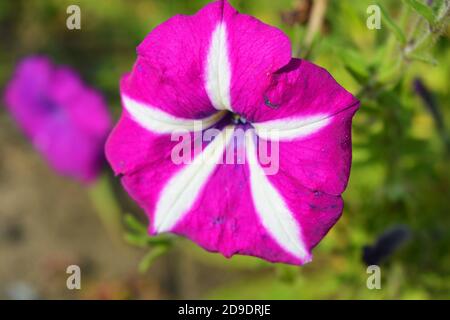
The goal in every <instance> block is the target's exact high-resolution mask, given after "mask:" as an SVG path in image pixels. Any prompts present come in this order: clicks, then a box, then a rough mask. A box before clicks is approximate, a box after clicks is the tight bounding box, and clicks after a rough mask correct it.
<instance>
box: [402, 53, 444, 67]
mask: <svg viewBox="0 0 450 320" xmlns="http://www.w3.org/2000/svg"><path fill="white" fill-rule="evenodd" d="M408 59H411V60H417V61H420V62H424V63H428V64H431V65H433V66H435V65H437V61H436V59H434V58H433V57H431V56H429V55H422V54H417V53H411V54H409V55H408Z"/></svg>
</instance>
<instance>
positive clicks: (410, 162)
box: [0, 0, 450, 299]
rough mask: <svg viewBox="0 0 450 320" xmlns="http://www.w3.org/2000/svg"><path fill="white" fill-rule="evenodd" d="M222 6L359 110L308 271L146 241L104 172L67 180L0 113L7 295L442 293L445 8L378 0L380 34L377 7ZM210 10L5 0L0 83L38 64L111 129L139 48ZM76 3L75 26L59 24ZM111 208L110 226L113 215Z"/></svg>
mask: <svg viewBox="0 0 450 320" xmlns="http://www.w3.org/2000/svg"><path fill="white" fill-rule="evenodd" d="M230 2H231V4H232V5H233V6H235V7H236V8H237V9H238V10H239V11H241V12H243V13H247V14H251V15H253V16H255V17H257V18H258V19H260V20H262V21H264V22H266V23H268V24H272V25H275V26H277V27H279V28H281V29H282V30H283V31H284V32H286V33H287V34H288V35H289V37H290V38H291V41H292V45H293V52H294V54H295V55H296V56H299V57H302V58H306V59H308V60H311V61H313V62H314V63H316V64H318V65H321V66H323V67H325V68H327V69H328V70H329V71H330V73H331V74H332V75H333V76H334V77H335V79H336V80H337V81H338V82H339V83H340V84H342V85H343V86H344V87H345V88H346V89H348V90H349V91H351V92H352V93H353V94H355V95H357V96H358V97H359V98H360V99H361V102H362V103H361V109H360V111H359V112H358V113H357V114H356V116H355V118H354V122H353V165H352V171H351V176H350V180H349V185H348V188H347V190H346V192H345V193H344V194H343V197H344V201H345V209H344V213H343V216H342V218H341V219H340V221H339V222H338V223H337V224H336V226H335V227H334V228H333V229H332V230H331V231H330V233H329V234H328V235H327V236H326V237H325V238H324V240H323V241H322V242H321V243H320V244H319V245H318V246H317V247H316V249H315V250H314V260H313V262H312V263H310V264H308V265H305V266H303V267H295V266H287V265H273V264H269V263H266V262H264V261H261V260H258V259H255V258H250V257H233V258H232V259H230V260H228V259H225V258H223V257H222V256H220V255H218V254H211V253H208V252H205V251H203V250H201V249H199V248H198V247H196V246H195V245H193V244H192V243H190V242H189V241H187V240H185V239H181V238H175V239H173V238H169V239H159V240H158V239H157V241H152V240H148V239H146V236H145V232H144V231H143V230H144V229H143V227H144V226H145V225H146V220H145V216H144V214H143V212H142V211H141V210H140V209H139V208H138V207H137V206H136V205H135V204H134V203H133V202H132V201H131V200H130V199H129V198H128V196H127V194H126V193H125V192H124V191H123V190H122V188H121V186H120V182H119V180H118V179H117V178H114V177H113V175H112V173H111V171H110V170H109V168H107V167H105V173H104V175H103V177H102V178H101V181H100V182H99V183H97V185H94V186H91V187H85V186H82V185H81V184H79V183H77V182H75V181H72V180H70V179H67V178H64V177H60V176H59V175H57V174H55V173H54V172H53V171H52V170H51V169H50V168H49V167H48V166H47V164H46V162H45V161H44V160H43V159H42V157H41V156H40V155H39V154H37V153H36V151H34V149H33V147H32V146H31V145H30V143H29V142H28V141H27V139H26V138H25V137H24V135H23V134H22V132H21V131H20V130H19V129H18V127H17V125H16V124H15V123H14V121H13V120H12V119H11V117H10V115H9V114H8V112H7V111H6V109H5V108H4V107H3V106H1V107H0V298H4V299H24V298H41V299H52V298H62V299H92V298H100V299H160V298H191V299H198V298H224V299H228V298H233V299H349V298H350V299H383V298H389V299H432V298H438V299H439V298H440V299H448V298H449V297H450V253H449V251H450V205H449V197H450V166H449V160H450V140H449V125H450V123H449V121H450V112H449V111H450V110H449V107H450V105H449V101H450V92H449V80H450V79H449V78H450V54H449V53H450V51H449V32H448V31H449V28H448V22H449V19H450V18H449V10H448V8H449V3H448V1H445V0H441V1H439V0H434V1H419V0H417V1H395V0H385V1H380V2H379V5H380V6H381V7H380V8H381V29H369V28H368V26H367V24H366V22H367V19H368V18H369V17H370V16H371V14H368V13H367V9H368V7H369V5H371V4H374V2H373V1H365V0H362V1H350V0H328V1H326V0H316V1H308V0H281V1H271V0H258V1H251V0H245V1H244V0H231V1H230ZM206 3H207V1H203V0H202V1H187V0H179V1H176V0H170V1H166V0H164V1H163V0H136V1H125V0H108V1H106V0H99V1H88V0H85V1H76V0H70V1H66V0H32V1H28V0H27V1H25V0H21V1H19V0H15V1H12V0H11V1H9V0H2V1H0V39H1V41H0V89H1V91H2V92H3V89H4V86H5V84H6V83H7V82H8V80H9V79H10V78H11V77H12V74H13V70H14V68H15V66H16V64H17V63H18V62H19V61H20V60H21V59H22V58H23V57H26V56H28V55H30V54H44V55H47V56H49V57H51V58H52V59H53V60H54V61H55V62H56V63H58V64H65V65H69V66H71V67H72V68H73V69H75V70H77V71H78V72H79V73H80V74H81V76H82V78H83V80H84V81H85V82H86V83H88V84H89V85H90V86H92V87H95V88H97V89H98V90H99V91H101V92H102V93H103V95H104V96H105V98H106V100H107V102H108V106H109V108H110V112H111V113H112V114H113V117H114V119H117V118H118V116H119V114H120V110H121V106H120V99H119V91H118V80H119V78H120V76H121V75H122V74H123V73H125V72H127V71H129V70H130V69H131V67H132V65H133V63H134V60H135V58H136V53H135V48H136V46H137V45H138V44H139V43H140V42H141V41H142V40H143V39H144V37H145V36H146V34H147V33H148V32H150V31H151V30H152V28H154V27H155V26H156V25H158V24H160V23H162V22H163V21H165V20H166V19H168V18H169V17H171V16H173V15H175V14H178V13H184V14H192V13H195V12H196V11H197V10H199V9H200V8H201V7H203V6H204V5H205V4H206ZM418 3H419V4H418ZM72 4H76V5H78V6H79V7H80V9H81V30H68V28H67V27H66V19H67V18H68V16H69V15H68V14H67V13H66V9H67V7H68V6H69V5H72ZM112 199H114V200H112ZM115 201H117V202H118V203H119V204H120V208H121V209H120V210H119V211H120V212H119V213H118V214H119V215H120V217H119V218H118V217H117V215H114V214H111V215H110V216H108V212H109V211H118V210H117V203H116V204H114V202H115ZM99 211H100V212H103V213H105V212H106V216H105V214H103V215H102V214H100V215H99V214H97V212H99ZM112 219H119V221H111V220H112ZM114 224H115V225H117V224H120V226H121V227H120V228H110V227H108V225H109V226H111V225H114ZM71 264H76V265H79V266H80V267H81V270H82V289H81V290H68V289H67V287H66V279H67V277H68V274H66V268H67V266H68V265H71ZM369 264H378V265H379V266H380V268H381V289H379V290H377V289H375V290H369V289H368V288H367V286H366V281H367V278H368V276H370V274H368V273H367V272H366V268H367V265H369Z"/></svg>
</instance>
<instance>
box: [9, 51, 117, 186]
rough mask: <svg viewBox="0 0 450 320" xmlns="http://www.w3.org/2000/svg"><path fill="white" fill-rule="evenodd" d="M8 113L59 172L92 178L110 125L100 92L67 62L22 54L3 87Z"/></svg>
mask: <svg viewBox="0 0 450 320" xmlns="http://www.w3.org/2000/svg"><path fill="white" fill-rule="evenodd" d="M4 100H5V105H6V107H7V108H8V110H9V112H10V113H11V115H12V117H13V118H14V119H15V121H16V122H17V123H18V125H19V126H20V127H21V129H22V130H23V131H24V133H25V134H26V136H27V137H28V138H29V139H30V140H31V141H32V143H33V145H34V147H35V148H36V149H37V150H38V151H39V152H40V153H41V154H42V155H43V156H44V158H45V159H46V160H47V161H48V162H49V164H50V165H51V167H52V168H54V169H55V170H56V171H57V172H58V173H60V174H62V175H64V176H69V177H72V178H74V179H77V180H79V181H81V182H83V183H90V182H92V181H93V180H95V178H96V177H97V176H98V174H99V172H100V169H101V166H102V164H103V162H104V153H103V150H104V143H105V141H106V138H107V136H108V133H109V131H110V128H111V127H112V123H111V118H110V115H109V113H108V110H107V106H106V104H105V102H104V101H103V98H102V96H101V95H100V94H99V93H98V92H97V91H95V90H93V89H91V88H89V87H87V86H86V85H85V84H84V83H83V82H82V81H81V79H80V77H79V76H78V75H77V74H76V73H75V72H74V71H73V70H71V69H69V68H68V67H58V66H55V65H53V63H52V62H51V61H50V60H49V59H48V58H46V57H43V56H32V57H28V58H25V59H24V60H23V61H21V62H20V64H19V65H18V66H17V68H16V70H15V73H14V76H13V78H12V80H11V81H10V82H9V84H8V85H7V87H6V91H5V96H4Z"/></svg>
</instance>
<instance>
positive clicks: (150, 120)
mask: <svg viewBox="0 0 450 320" xmlns="http://www.w3.org/2000/svg"><path fill="white" fill-rule="evenodd" d="M122 103H123V106H124V108H125V109H126V110H127V111H128V112H129V113H130V115H131V116H132V118H133V120H134V121H136V122H137V123H139V124H140V125H141V126H142V127H144V128H146V129H147V130H150V131H152V132H157V133H172V132H176V131H180V130H187V131H199V130H204V129H207V128H209V127H211V126H213V125H214V124H216V123H217V122H219V121H220V120H221V119H222V118H223V117H224V115H225V113H224V112H216V113H213V114H212V115H211V116H209V117H206V118H203V119H183V118H177V117H175V116H173V115H171V114H168V113H165V112H164V111H162V110H160V109H158V108H155V107H154V106H150V105H145V104H143V103H140V102H138V101H136V100H133V99H131V98H129V97H127V96H126V95H124V96H122Z"/></svg>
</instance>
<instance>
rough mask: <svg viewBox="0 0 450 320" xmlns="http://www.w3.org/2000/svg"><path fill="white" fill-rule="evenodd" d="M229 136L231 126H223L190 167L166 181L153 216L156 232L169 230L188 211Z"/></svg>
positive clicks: (218, 159)
mask: <svg viewBox="0 0 450 320" xmlns="http://www.w3.org/2000/svg"><path fill="white" fill-rule="evenodd" d="M232 136H233V130H232V129H231V126H230V127H225V128H224V129H223V130H222V131H221V132H220V134H219V135H218V136H216V137H215V138H214V140H213V141H212V142H210V143H209V144H208V146H207V147H206V148H205V149H204V150H203V152H202V153H201V154H200V155H197V156H196V157H195V159H194V161H193V162H192V163H191V164H188V165H187V166H186V167H185V168H183V169H182V170H180V172H179V173H177V174H176V175H175V176H174V177H173V178H171V179H170V180H169V181H168V182H167V184H166V185H165V186H164V189H163V190H162V191H161V194H160V196H159V199H158V202H157V204H156V209H155V213H154V216H153V217H154V221H153V228H154V230H155V232H156V233H160V232H166V231H170V230H171V229H172V228H173V226H175V225H176V223H177V222H178V221H179V220H180V218H182V216H183V215H184V214H186V213H187V212H188V211H189V209H190V208H191V206H192V204H193V203H194V201H195V199H196V196H197V195H198V193H199V192H200V190H201V189H202V188H203V187H204V185H205V184H206V183H205V182H206V181H207V180H208V179H209V177H210V175H211V173H212V172H213V171H214V169H215V168H216V166H217V164H218V163H219V162H221V160H222V156H223V154H224V152H225V148H226V146H227V145H228V143H229V141H230V139H231V138H232Z"/></svg>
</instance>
